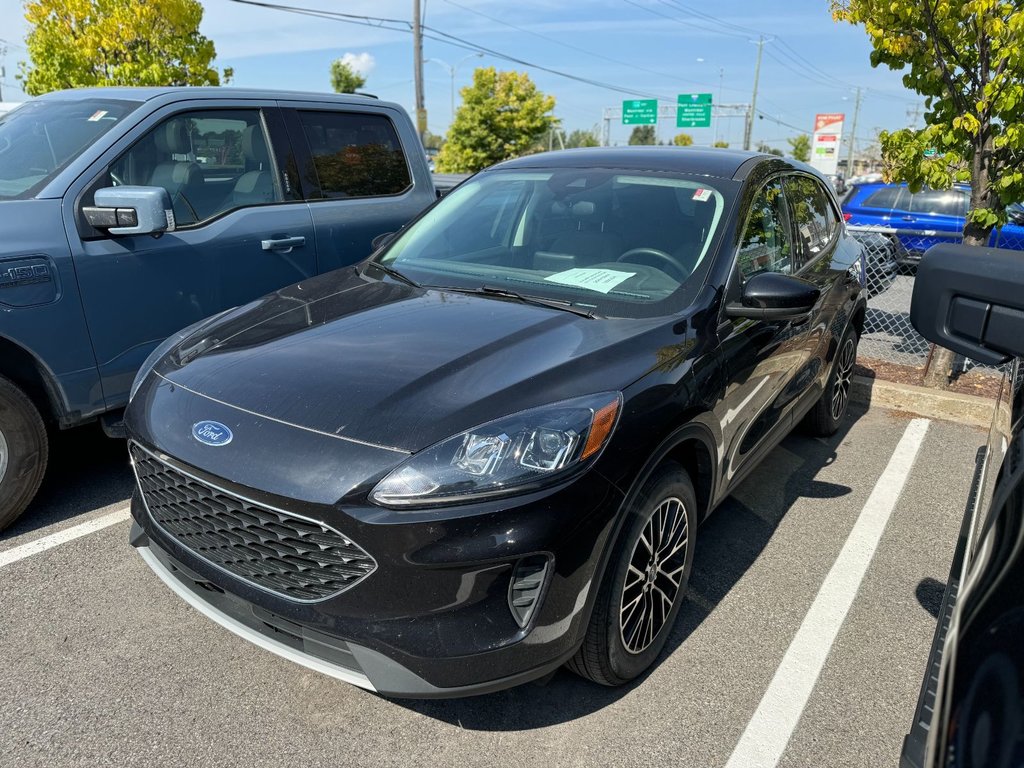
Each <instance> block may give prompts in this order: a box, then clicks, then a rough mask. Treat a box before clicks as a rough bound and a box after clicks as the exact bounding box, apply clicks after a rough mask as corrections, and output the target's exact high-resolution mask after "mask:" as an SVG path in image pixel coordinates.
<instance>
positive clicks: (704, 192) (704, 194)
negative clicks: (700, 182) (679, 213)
mask: <svg viewBox="0 0 1024 768" xmlns="http://www.w3.org/2000/svg"><path fill="white" fill-rule="evenodd" d="M693 199H694V200H698V201H700V202H702V203H703V202H706V201H708V200H710V199H711V190H710V189H704V187H698V188H697V191H696V192H694V193H693Z"/></svg>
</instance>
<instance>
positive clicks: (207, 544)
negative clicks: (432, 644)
mask: <svg viewBox="0 0 1024 768" xmlns="http://www.w3.org/2000/svg"><path fill="white" fill-rule="evenodd" d="M129 450H130V452H131V456H132V462H133V464H134V466H135V475H136V477H137V479H138V482H139V489H140V490H141V491H142V498H143V500H144V501H145V503H146V509H147V510H148V512H149V515H150V517H151V518H152V519H153V521H154V522H155V523H156V524H157V525H158V526H160V528H161V529H162V530H163V531H164V532H165V533H166V534H168V535H169V536H171V537H172V538H173V539H174V540H175V541H177V542H178V543H179V544H181V545H182V546H183V547H185V548H186V549H189V550H190V551H192V552H194V553H195V554H196V555H198V556H199V557H201V558H203V559H204V560H206V561H208V562H210V563H212V564H213V565H215V566H217V567H218V568H221V569H222V570H224V571H227V572H228V573H230V574H232V575H233V576H237V577H238V578H240V579H243V580H244V581H246V582H248V583H250V584H254V585H256V586H258V587H261V588H263V589H265V590H267V591H269V592H273V593H275V594H278V595H282V596H284V597H288V598H291V599H293V600H302V601H314V600H323V599H325V598H328V597H332V596H334V595H337V594H339V593H341V592H343V591H345V590H346V589H350V588H351V587H353V586H355V585H356V584H357V583H358V582H360V581H362V580H363V579H364V578H366V577H367V576H368V575H370V574H371V573H372V572H373V571H374V569H376V567H377V563H376V562H375V561H374V559H373V558H372V557H371V556H370V555H369V554H367V553H366V552H365V551H364V550H363V549H362V548H361V547H360V546H359V545H358V544H356V543H354V542H353V541H352V540H351V539H349V538H347V537H346V536H343V535H342V534H340V533H338V532H337V531H336V530H334V529H333V528H329V527H328V526H326V525H324V524H322V523H318V522H316V521H314V520H309V519H307V518H303V517H298V516H295V515H292V514H288V513H286V512H282V511H279V510H276V509H272V508H270V507H267V506H264V505H262V504H258V503H256V502H253V501H250V500H248V499H245V498H242V497H240V496H237V495H235V494H233V493H229V492H228V491H225V490H223V489H222V488H217V487H216V486H213V485H210V484H209V483H206V482H204V481H202V480H199V479H198V478H196V477H194V476H192V475H189V474H187V473H185V472H183V471H181V470H179V469H176V468H175V467H172V466H170V465H169V464H167V463H166V462H164V461H161V460H160V459H158V458H157V457H155V456H154V455H153V454H151V453H150V452H149V451H147V450H145V449H144V448H142V447H141V446H139V445H137V444H135V443H132V444H131V445H130V446H129Z"/></svg>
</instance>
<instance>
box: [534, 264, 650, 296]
mask: <svg viewBox="0 0 1024 768" xmlns="http://www.w3.org/2000/svg"><path fill="white" fill-rule="evenodd" d="M635 274H636V272H619V271H618V270H615V269H579V268H577V269H567V270H566V271H565V272H557V273H555V274H553V275H549V276H548V277H545V278H544V279H545V280H548V281H550V282H552V283H558V284H559V285H572V286H575V287H577V288H587V289H588V290H591V291H597V292H598V293H608V292H609V291H611V290H612V289H613V288H615V286H617V285H618V284H619V283H622V282H625V281H626V280H629V278H631V277H633V275H635Z"/></svg>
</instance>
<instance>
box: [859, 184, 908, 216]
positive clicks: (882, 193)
mask: <svg viewBox="0 0 1024 768" xmlns="http://www.w3.org/2000/svg"><path fill="white" fill-rule="evenodd" d="M909 194H910V193H909V192H907V188H906V187H882V188H881V189H880V190H878V191H877V192H875V193H874V194H872V195H869V196H868V199H867V200H865V201H864V202H863V203H862V207H863V208H884V209H886V210H887V211H891V210H893V209H894V208H895V209H898V210H906V209H907V206H908V203H909V200H907V197H908V195H909Z"/></svg>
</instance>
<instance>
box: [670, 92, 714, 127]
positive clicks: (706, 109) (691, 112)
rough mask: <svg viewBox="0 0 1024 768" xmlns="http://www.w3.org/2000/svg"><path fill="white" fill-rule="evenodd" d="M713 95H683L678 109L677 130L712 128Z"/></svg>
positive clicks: (680, 97) (680, 95) (680, 96)
mask: <svg viewBox="0 0 1024 768" xmlns="http://www.w3.org/2000/svg"><path fill="white" fill-rule="evenodd" d="M710 127H711V94H710V93H681V94H679V106H678V107H676V128H710Z"/></svg>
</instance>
